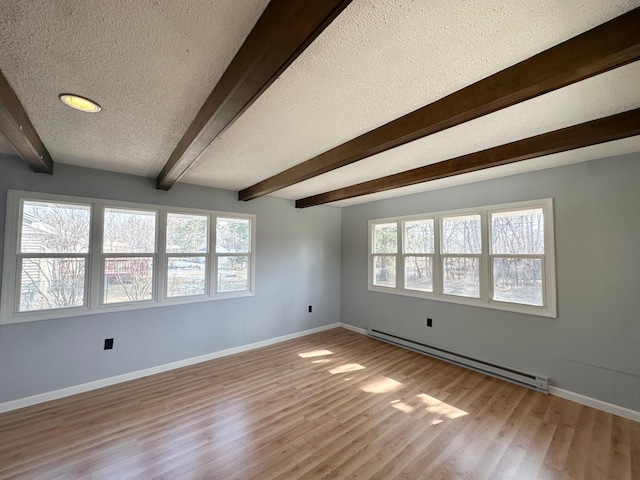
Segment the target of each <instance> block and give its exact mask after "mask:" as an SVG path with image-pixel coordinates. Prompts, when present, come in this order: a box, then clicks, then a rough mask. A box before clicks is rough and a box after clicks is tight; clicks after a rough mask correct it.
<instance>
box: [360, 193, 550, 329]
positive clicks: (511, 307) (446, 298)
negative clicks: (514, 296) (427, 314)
mask: <svg viewBox="0 0 640 480" xmlns="http://www.w3.org/2000/svg"><path fill="white" fill-rule="evenodd" d="M533 208H541V209H542V211H543V215H544V245H545V253H544V254H543V255H521V256H522V257H523V258H542V259H543V261H542V269H543V305H542V306H536V305H526V304H521V303H511V302H505V301H499V300H493V299H492V296H493V273H492V265H493V258H494V255H493V254H492V253H491V251H490V235H491V232H490V228H491V226H490V224H489V223H490V215H491V213H497V212H508V211H511V210H512V211H516V210H526V209H533ZM478 214H479V215H480V225H481V241H482V252H481V254H480V255H477V254H469V255H467V254H459V255H458V254H455V255H454V254H446V255H445V254H442V253H441V251H440V244H441V240H442V239H441V232H442V219H443V218H444V217H452V216H463V215H478ZM426 219H433V220H434V254H433V292H425V291H421V290H415V289H408V288H404V284H405V272H404V259H405V257H406V256H412V254H405V249H404V240H405V239H404V224H405V222H407V221H415V220H426ZM394 222H395V223H396V224H397V231H398V250H397V252H396V254H395V257H396V286H395V287H387V286H381V285H374V284H373V274H374V272H373V257H374V253H373V241H374V240H373V234H374V226H375V225H377V224H383V223H394ZM553 226H554V221H553V199H551V198H546V199H540V200H529V201H523V202H514V203H506V204H499V205H489V206H483V207H474V208H465V209H458V210H448V211H441V212H433V213H423V214H416V215H405V216H397V217H387V218H378V219H372V220H369V223H368V244H367V249H368V256H367V257H368V268H367V284H368V289H369V290H370V291H372V292H381V293H390V294H395V295H404V296H409V297H418V298H425V299H429V300H437V301H442V302H449V303H457V304H462V305H470V306H476V307H483V308H492V309H496V310H505V311H510V312H516V313H525V314H529V315H537V316H541V317H550V318H557V306H556V269H555V240H554V231H553ZM389 255H393V254H389ZM445 256H456V257H458V256H460V257H467V256H468V257H475V258H477V257H479V258H480V297H479V298H473V297H462V296H456V295H448V294H445V293H443V281H442V270H443V259H444V257H445ZM500 256H508V257H509V258H515V257H519V255H511V254H510V255H495V257H500Z"/></svg>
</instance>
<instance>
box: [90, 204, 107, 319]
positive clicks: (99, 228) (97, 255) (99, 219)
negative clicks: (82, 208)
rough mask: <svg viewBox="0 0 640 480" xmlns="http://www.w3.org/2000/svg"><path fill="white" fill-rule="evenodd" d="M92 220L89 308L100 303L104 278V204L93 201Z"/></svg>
mask: <svg viewBox="0 0 640 480" xmlns="http://www.w3.org/2000/svg"><path fill="white" fill-rule="evenodd" d="M91 212H92V215H93V221H92V222H91V226H92V229H91V240H90V244H89V256H90V263H91V266H90V269H89V308H90V309H91V308H97V307H98V306H99V305H100V300H101V292H102V291H103V288H104V287H103V285H102V282H103V280H104V272H103V271H102V269H103V268H104V262H103V261H102V241H103V238H102V236H103V233H104V205H101V204H98V203H94V204H93V207H92V209H91Z"/></svg>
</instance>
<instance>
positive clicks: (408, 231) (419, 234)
mask: <svg viewBox="0 0 640 480" xmlns="http://www.w3.org/2000/svg"><path fill="white" fill-rule="evenodd" d="M404 249H405V253H433V220H416V221H412V222H404Z"/></svg>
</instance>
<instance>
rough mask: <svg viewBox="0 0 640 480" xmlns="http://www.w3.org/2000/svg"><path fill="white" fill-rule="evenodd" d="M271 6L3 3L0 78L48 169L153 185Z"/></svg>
mask: <svg viewBox="0 0 640 480" xmlns="http://www.w3.org/2000/svg"><path fill="white" fill-rule="evenodd" d="M268 3H269V2H268V0H242V1H237V0H216V1H211V0H180V1H174V0H171V1H168V0H127V1H114V0H55V1H51V0H28V1H24V0H2V8H1V11H0V45H2V48H1V49H0V69H1V70H2V72H3V73H4V74H5V77H6V78H7V80H8V81H9V83H10V84H11V86H12V87H13V89H14V90H15V92H16V94H17V95H18V98H20V100H21V102H22V104H23V105H24V107H25V110H26V111H27V114H28V115H29V118H30V119H31V122H32V123H33V125H34V127H35V128H36V130H37V131H38V133H39V135H40V138H41V139H42V141H43V142H44V144H45V146H46V147H47V149H48V150H49V153H50V154H51V156H52V157H53V159H54V161H55V162H61V163H71V164H75V165H82V166H86V167H92V168H100V169H104V170H113V171H118V172H125V173H132V174H135V175H145V176H156V175H158V173H159V172H160V170H161V168H162V166H163V165H164V162H165V161H166V160H167V159H168V158H169V155H171V152H172V151H173V149H174V148H175V146H176V144H177V143H178V141H179V140H180V138H181V137H182V134H183V133H184V131H185V130H186V129H187V127H188V126H189V124H190V123H191V121H192V120H193V118H194V117H195V115H196V113H197V112H198V110H199V109H200V107H201V106H202V104H203V103H204V100H205V99H206V98H207V96H208V95H209V93H211V90H212V88H213V86H214V85H215V84H216V82H217V81H218V79H219V78H220V77H221V76H222V73H223V72H224V70H225V69H226V67H227V65H228V64H229V62H231V59H232V58H233V56H234V55H235V53H236V51H237V50H238V49H239V48H240V45H242V42H243V41H244V39H245V37H246V36H247V35H248V34H249V32H250V31H251V29H252V28H253V25H254V24H255V22H256V21H257V19H258V17H259V16H260V14H261V13H262V11H263V10H264V8H265V7H266V6H267V4H268ZM64 92H70V93H76V94H78V95H83V96H86V97H89V98H91V99H93V100H95V101H96V102H98V103H99V104H100V105H101V106H102V108H103V110H102V112H101V113H100V114H98V115H87V114H82V113H79V112H77V111H74V110H71V109H69V108H66V107H65V106H64V105H63V104H62V103H61V102H60V101H59V100H58V94H60V93H64Z"/></svg>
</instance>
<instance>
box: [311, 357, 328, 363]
mask: <svg viewBox="0 0 640 480" xmlns="http://www.w3.org/2000/svg"><path fill="white" fill-rule="evenodd" d="M330 361H331V359H329V358H321V359H320V360H312V361H311V363H329V362H330Z"/></svg>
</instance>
